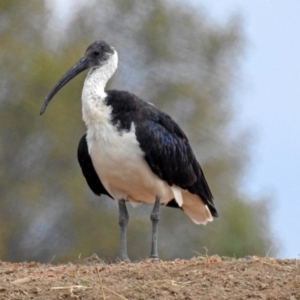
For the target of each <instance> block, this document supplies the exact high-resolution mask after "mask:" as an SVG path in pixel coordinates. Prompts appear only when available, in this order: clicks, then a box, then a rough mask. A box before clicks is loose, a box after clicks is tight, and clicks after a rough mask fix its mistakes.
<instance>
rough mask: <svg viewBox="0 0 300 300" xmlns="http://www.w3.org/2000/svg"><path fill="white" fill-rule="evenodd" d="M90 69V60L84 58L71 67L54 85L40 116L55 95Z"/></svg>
mask: <svg viewBox="0 0 300 300" xmlns="http://www.w3.org/2000/svg"><path fill="white" fill-rule="evenodd" d="M88 68H89V62H88V60H87V59H86V58H85V57H83V58H81V59H80V60H79V61H78V62H77V63H76V64H75V65H73V67H71V68H70V69H69V70H68V71H67V72H66V73H65V74H64V75H63V76H62V77H61V78H60V79H59V80H58V81H57V82H56V84H55V85H54V87H53V88H52V90H51V91H50V92H49V94H48V95H47V97H46V98H45V101H44V103H43V106H42V108H41V110H40V115H42V114H43V113H44V112H45V110H46V108H47V106H48V104H49V102H50V101H51V99H52V98H53V97H54V96H55V94H56V93H57V92H58V91H59V90H60V89H61V88H62V87H63V86H64V85H65V84H67V83H68V82H69V81H70V80H71V79H73V78H74V77H75V76H76V75H78V74H79V73H81V72H83V71H84V70H86V69H88Z"/></svg>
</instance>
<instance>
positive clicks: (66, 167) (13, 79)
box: [0, 0, 275, 261]
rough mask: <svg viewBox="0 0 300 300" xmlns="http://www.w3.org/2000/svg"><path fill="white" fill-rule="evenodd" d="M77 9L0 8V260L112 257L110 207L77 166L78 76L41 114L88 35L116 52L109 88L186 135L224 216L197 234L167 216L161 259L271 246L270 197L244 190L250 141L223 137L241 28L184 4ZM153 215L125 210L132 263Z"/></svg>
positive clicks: (114, 233)
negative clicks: (159, 113) (166, 117)
mask: <svg viewBox="0 0 300 300" xmlns="http://www.w3.org/2000/svg"><path fill="white" fill-rule="evenodd" d="M75 2H76V5H77V6H76V8H77V9H76V10H74V11H72V15H70V19H67V20H66V19H60V18H59V16H56V15H54V14H53V11H52V9H51V3H50V2H44V1H38V0H31V1H29V2H28V3H26V4H25V3H24V4H23V3H20V2H19V1H16V0H9V1H8V0H6V1H1V3H0V20H1V21H0V37H1V41H2V47H1V49H0V61H1V66H2V72H1V74H0V76H1V80H0V82H1V83H0V89H1V94H0V120H1V128H0V141H1V148H0V175H1V181H0V236H1V240H0V257H1V259H10V260H24V259H26V260H40V261H47V260H50V259H51V258H52V257H53V256H56V261H67V260H74V259H76V258H77V257H78V256H79V255H80V254H81V256H82V257H86V256H90V255H91V254H93V253H97V254H98V256H99V257H102V258H105V259H115V257H116V256H117V251H118V224H117V206H116V203H114V202H113V201H111V200H109V199H102V198H101V199H99V198H97V197H95V196H93V195H92V192H91V191H89V189H88V187H87V185H86V183H85V180H84V178H83V176H82V174H81V171H80V169H79V166H78V164H77V160H76V149H77V144H78V141H79V139H80V137H81V136H82V135H83V134H84V132H85V128H84V124H83V122H82V121H81V108H80V104H81V103H80V93H81V88H82V82H83V80H84V76H85V75H84V74H83V75H81V76H80V77H79V78H76V79H74V80H73V81H72V82H70V83H69V84H68V85H67V86H66V87H65V88H64V89H63V90H62V91H61V92H60V93H59V94H58V95H57V96H55V99H53V101H52V102H51V104H50V105H49V108H48V109H47V112H46V114H45V115H44V116H43V117H42V118H41V117H40V116H39V109H40V106H41V104H42V100H43V98H44V97H45V95H46V93H47V92H48V91H49V89H50V88H51V87H52V86H53V84H54V83H55V82H56V80H57V79H58V78H59V77H60V76H61V75H62V74H63V73H64V71H65V70H66V69H67V68H69V67H70V66H71V65H72V64H73V63H74V62H75V61H76V60H77V59H78V58H79V57H80V56H81V55H82V54H83V52H84V50H85V48H86V46H87V45H88V44H89V43H91V42H92V41H94V40H95V39H105V40H107V41H108V42H109V43H111V44H112V45H114V46H115V48H116V49H117V51H118V52H119V59H120V63H119V69H118V71H117V73H116V75H115V76H114V78H113V79H112V81H111V83H110V84H111V86H113V87H114V88H118V89H126V90H130V91H131V92H133V93H135V94H137V95H139V96H141V97H142V98H143V99H144V100H146V101H150V102H153V103H155V104H156V105H157V106H158V107H159V108H161V109H163V110H164V111H166V112H168V113H169V114H170V115H171V116H172V117H173V118H174V119H175V120H176V121H177V122H178V123H179V124H180V126H181V127H182V128H183V129H184V130H185V131H186V132H187V133H188V136H189V139H190V141H191V143H192V145H193V148H194V149H195V151H196V154H197V157H198V158H199V161H200V163H201V165H202V166H203V169H204V172H205V174H206V175H207V179H208V182H209V184H210V185H211V187H212V191H213V194H214V196H215V202H216V206H217V207H218V210H219V212H220V218H219V219H216V220H215V221H214V222H213V223H212V224H209V225H207V226H206V227H203V226H201V227H200V226H196V225H194V224H192V222H191V221H190V220H189V219H188V217H187V216H185V215H184V214H183V213H182V212H181V211H180V210H176V209H166V208H164V209H163V216H162V218H161V226H160V237H159V247H160V249H159V250H160V253H161V256H162V258H164V259H172V258H175V257H191V256H193V255H194V254H195V252H202V253H203V252H204V251H203V247H206V248H207V249H208V250H209V253H211V254H212V253H218V254H219V255H236V256H244V255H247V254H256V255H265V254H266V253H267V251H268V250H269V248H270V247H271V246H273V242H272V237H271V234H270V229H269V223H268V214H269V213H268V205H267V201H265V200H263V199H261V200H256V201H253V200H251V199H249V196H244V195H243V194H242V191H241V190H240V184H241V179H242V176H243V175H244V174H245V168H246V167H247V166H248V153H247V145H248V140H249V134H248V133H247V132H242V131H240V132H235V133H234V134H233V133H232V130H231V128H232V124H233V122H234V113H235V111H234V109H233V104H234V103H233V102H232V101H231V100H230V95H231V94H232V90H233V89H234V87H235V81H236V76H237V75H238V74H237V71H236V70H237V69H238V68H237V67H238V60H239V55H240V53H241V48H242V44H243V43H242V36H241V34H240V24H239V22H238V20H236V19H232V20H229V22H228V23H227V24H225V25H222V26H220V25H217V24H215V23H213V22H212V21H211V20H208V19H206V17H205V16H204V15H203V14H201V12H199V11H197V10H195V9H192V8H189V7H188V6H187V5H186V4H184V6H183V5H180V4H178V3H177V4H176V3H171V2H165V1H162V0H152V1H137V0H126V1H116V0H114V1H111V0H109V1H108V0H103V1H102V3H101V5H98V4H96V2H95V3H94V2H91V4H85V5H82V3H81V2H80V1H75ZM46 4H47V5H46ZM73 4H74V3H73ZM80 5H81V6H80ZM245 199H246V200H245ZM150 210H151V208H150V207H147V206H143V207H140V208H137V209H130V225H129V254H130V257H131V258H132V259H139V258H144V257H146V256H147V255H148V252H149V248H150V236H149V234H150V220H149V215H150V213H149V212H150ZM146 233H147V234H146ZM273 253H275V252H274V251H273Z"/></svg>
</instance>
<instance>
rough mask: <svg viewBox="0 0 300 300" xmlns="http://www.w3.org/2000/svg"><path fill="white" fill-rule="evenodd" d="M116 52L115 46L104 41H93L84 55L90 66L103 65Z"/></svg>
mask: <svg viewBox="0 0 300 300" xmlns="http://www.w3.org/2000/svg"><path fill="white" fill-rule="evenodd" d="M114 53H115V50H114V48H113V47H111V46H110V45H109V44H107V43H106V42H104V41H96V42H94V43H92V44H91V45H90V46H88V48H87V49H86V51H85V54H84V57H83V58H85V59H86V60H87V62H88V68H93V67H101V66H103V65H104V64H106V63H107V62H108V60H109V58H110V57H111V56H112V55H113V54H114Z"/></svg>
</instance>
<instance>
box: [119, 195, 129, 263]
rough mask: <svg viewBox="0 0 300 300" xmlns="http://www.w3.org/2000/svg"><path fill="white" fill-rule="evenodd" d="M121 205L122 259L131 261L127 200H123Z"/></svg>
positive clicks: (120, 201)
mask: <svg viewBox="0 0 300 300" xmlns="http://www.w3.org/2000/svg"><path fill="white" fill-rule="evenodd" d="M118 203H119V225H120V259H121V260H122V261H123V260H129V258H128V256H127V242H126V231H127V224H128V220H129V215H128V211H127V208H126V202H125V200H123V199H121V200H119V201H118Z"/></svg>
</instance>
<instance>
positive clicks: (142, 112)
mask: <svg viewBox="0 0 300 300" xmlns="http://www.w3.org/2000/svg"><path fill="white" fill-rule="evenodd" d="M107 94H108V96H107V100H106V101H107V104H108V105H111V107H112V114H113V120H112V122H113V123H114V125H115V126H117V127H118V128H119V129H120V130H130V129H131V126H132V124H134V126H135V133H136V138H137V140H138V142H139V145H140V148H141V149H142V151H143V152H144V153H145V160H146V161H147V163H148V165H149V167H150V168H151V170H152V171H153V173H155V174H156V175H157V176H158V177H159V178H161V179H162V180H164V181H166V182H167V183H168V184H169V185H170V186H172V185H176V186H179V187H180V188H182V189H186V190H188V191H189V192H190V193H192V194H197V195H199V196H200V197H201V199H202V200H203V201H204V203H205V204H206V205H207V206H208V207H209V209H210V211H211V214H212V215H213V216H214V217H217V216H218V213H217V211H216V209H215V207H214V204H213V197H212V194H211V191H210V189H209V187H208V184H207V182H206V179H205V177H204V174H203V171H202V169H201V167H200V165H199V163H198V162H197V160H196V158H195V155H194V154H193V151H192V149H191V146H190V144H189V141H188V139H187V137H186V135H185V134H184V132H183V131H182V130H181V128H180V127H179V126H178V125H177V124H176V123H175V122H174V121H173V120H172V119H171V117H170V116H169V115H167V114H165V113H163V112H161V111H160V110H158V109H157V108H156V107H155V106H154V105H152V104H149V103H147V102H144V101H142V100H140V99H139V98H138V97H136V96H135V95H133V94H130V93H128V92H123V91H115V90H112V91H108V92H107Z"/></svg>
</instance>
